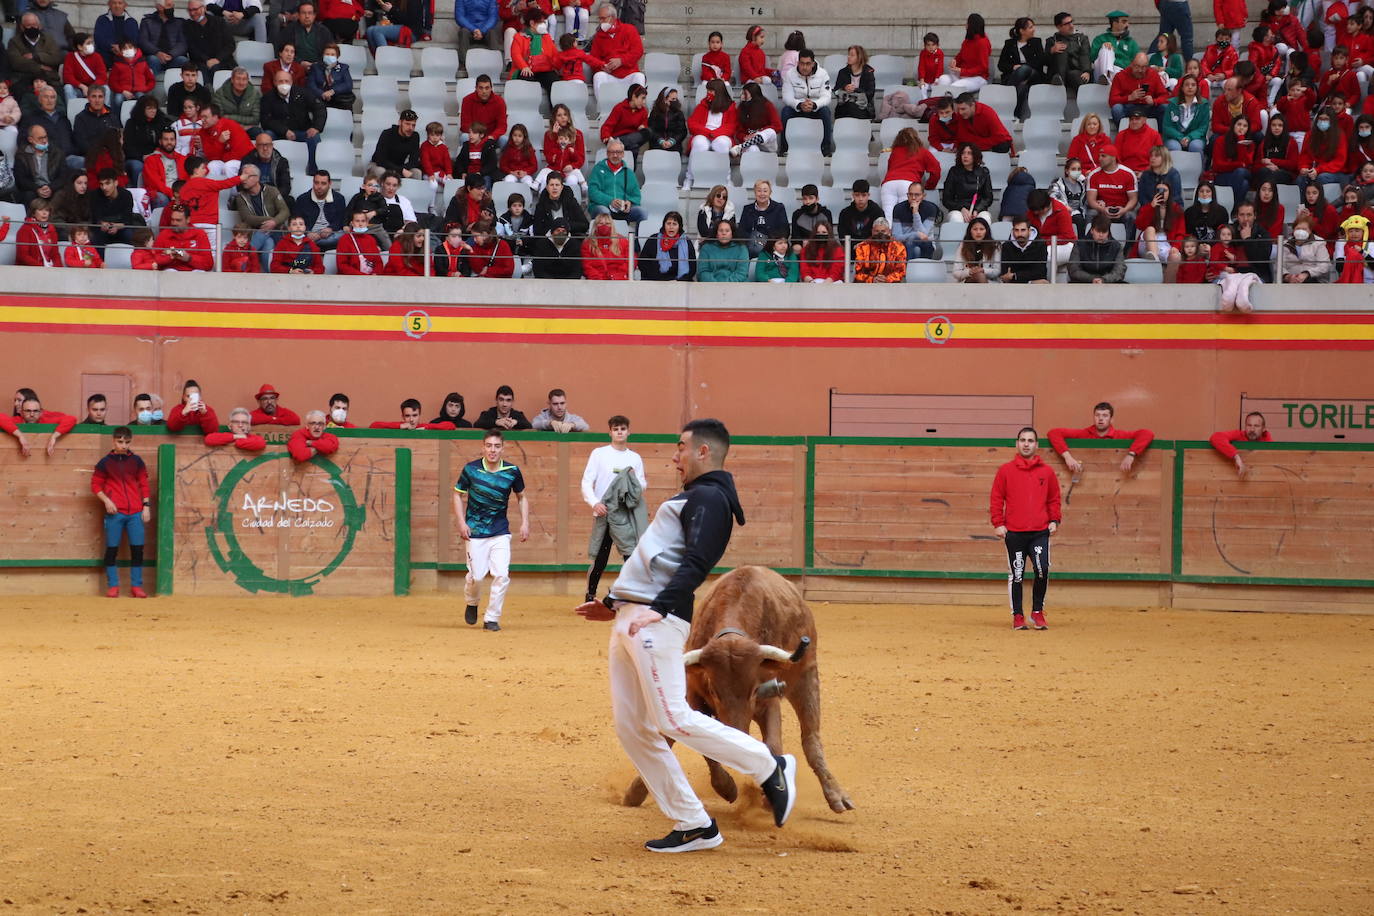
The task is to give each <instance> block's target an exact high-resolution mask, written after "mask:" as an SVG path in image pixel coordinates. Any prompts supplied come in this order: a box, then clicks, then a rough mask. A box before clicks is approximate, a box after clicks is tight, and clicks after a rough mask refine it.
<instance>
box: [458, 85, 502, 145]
mask: <svg viewBox="0 0 1374 916" xmlns="http://www.w3.org/2000/svg"><path fill="white" fill-rule="evenodd" d="M474 121H478V122H481V123H482V124H485V125H486V126H487V136H488V137H489V138H491V139H492V140H497V139H500V138H501V137H503V136H505V133H506V100H505V99H503V98H501V97H500V96H499V95H497V94H496V93H495V92H493V93H492V94H491V96H490V97H489V98H488V99H487V100H486V101H485V102H484V101H482V100H481V98H479V97H478V95H477V90H475V89H474V90H473V91H472V92H469V93H468V94H467V95H465V96H464V97H463V106H462V108H461V109H460V113H459V115H458V129H459V130H461V131H462V132H463V133H467V132H468V128H469V127H470V126H472V123H473V122H474Z"/></svg>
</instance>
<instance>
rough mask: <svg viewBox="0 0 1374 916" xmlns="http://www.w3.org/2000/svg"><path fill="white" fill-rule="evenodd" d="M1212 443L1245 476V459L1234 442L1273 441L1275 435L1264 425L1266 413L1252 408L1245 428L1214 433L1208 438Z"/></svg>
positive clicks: (1246, 418) (1238, 472)
mask: <svg viewBox="0 0 1374 916" xmlns="http://www.w3.org/2000/svg"><path fill="white" fill-rule="evenodd" d="M1207 441H1208V442H1210V443H1212V448H1214V449H1216V450H1217V451H1218V452H1219V453H1220V454H1221V456H1222V457H1223V458H1229V459H1231V460H1232V461H1234V462H1235V464H1236V473H1237V474H1238V475H1239V476H1241V477H1244V476H1245V472H1246V471H1247V470H1248V468H1246V466H1245V459H1244V458H1242V457H1241V456H1240V452H1239V450H1237V449H1236V447H1235V446H1234V445H1232V444H1231V443H1233V442H1272V441H1274V439H1273V437H1272V436H1270V435H1269V430H1268V429H1266V428H1265V425H1264V414H1262V413H1260V412H1259V411H1258V410H1252V411H1250V412H1249V413H1247V414H1246V415H1245V428H1244V429H1232V430H1227V431H1224V432H1215V433H1212V435H1211V437H1209V438H1208V440H1207Z"/></svg>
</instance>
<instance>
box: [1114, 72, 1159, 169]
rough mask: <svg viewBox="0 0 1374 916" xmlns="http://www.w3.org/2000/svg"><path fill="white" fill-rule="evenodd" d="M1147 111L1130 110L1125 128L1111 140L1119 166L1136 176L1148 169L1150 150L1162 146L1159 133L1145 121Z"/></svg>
mask: <svg viewBox="0 0 1374 916" xmlns="http://www.w3.org/2000/svg"><path fill="white" fill-rule="evenodd" d="M1121 72H1122V73H1126V72H1128V71H1126V70H1123V71H1121ZM1150 72H1152V73H1153V72H1154V71H1153V70H1151V71H1150ZM1147 111H1148V109H1145V108H1141V107H1139V106H1137V107H1135V108H1132V109H1131V110H1130V115H1131V116H1130V118H1129V120H1128V121H1127V122H1126V126H1125V127H1124V128H1122V129H1121V130H1120V131H1118V132H1117V135H1116V138H1115V139H1113V140H1112V145H1113V146H1115V147H1116V150H1117V152H1118V153H1119V154H1120V161H1121V164H1122V165H1124V166H1125V167H1126V168H1128V169H1130V170H1131V171H1132V172H1135V173H1136V174H1137V175H1138V174H1140V173H1141V172H1144V171H1146V170H1147V169H1149V167H1150V150H1152V149H1154V148H1155V147H1156V146H1163V145H1164V138H1163V137H1161V136H1160V135H1159V131H1157V130H1155V129H1154V128H1153V127H1151V126H1150V125H1149V122H1147V121H1146V120H1145V117H1146V113H1147Z"/></svg>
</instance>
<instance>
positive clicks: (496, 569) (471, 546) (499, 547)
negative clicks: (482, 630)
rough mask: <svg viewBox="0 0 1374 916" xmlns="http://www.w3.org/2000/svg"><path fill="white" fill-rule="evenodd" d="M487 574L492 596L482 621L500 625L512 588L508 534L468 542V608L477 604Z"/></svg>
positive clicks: (464, 587)
mask: <svg viewBox="0 0 1374 916" xmlns="http://www.w3.org/2000/svg"><path fill="white" fill-rule="evenodd" d="M488 574H490V575H491V594H490V595H488V596H487V612H486V614H484V615H483V617H482V619H483V620H487V621H499V620H500V619H501V610H502V608H503V607H504V606H505V603H506V589H507V588H509V587H510V535H509V534H498V535H496V537H490V538H469V539H468V575H467V578H466V579H464V580H463V597H464V598H465V599H466V600H467V603H468V604H476V603H477V602H478V599H479V598H480V597H481V584H482V580H483V579H485V578H486V577H487V575H488Z"/></svg>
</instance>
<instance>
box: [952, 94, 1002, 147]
mask: <svg viewBox="0 0 1374 916" xmlns="http://www.w3.org/2000/svg"><path fill="white" fill-rule="evenodd" d="M954 138H955V140H956V141H957V142H959V143H972V144H973V145H974V146H976V147H977V148H978V149H979V150H981V151H982V152H984V153H987V152H993V153H1013V154H1014V153H1015V151H1014V150H1013V149H1012V146H1011V134H1010V133H1009V132H1008V131H1007V127H1006V125H1005V124H1003V123H1002V119H1001V118H999V117H998V116H997V112H996V111H993V109H992V106H991V105H985V104H983V103H982V102H980V101H978V98H977V97H976V96H975V95H974V94H973V93H972V92H965V93H963V94H962V95H960V96H958V97H957V98H955V100H954Z"/></svg>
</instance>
